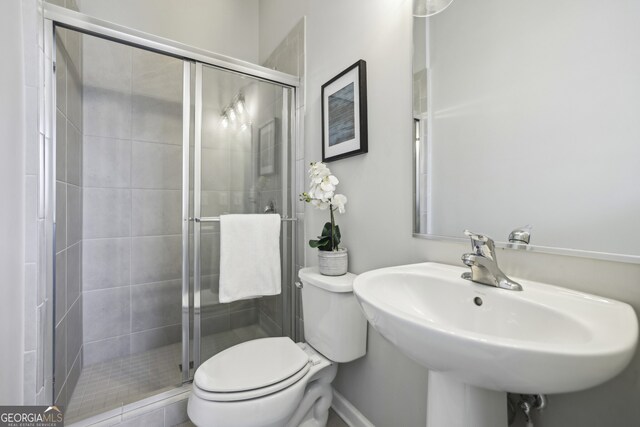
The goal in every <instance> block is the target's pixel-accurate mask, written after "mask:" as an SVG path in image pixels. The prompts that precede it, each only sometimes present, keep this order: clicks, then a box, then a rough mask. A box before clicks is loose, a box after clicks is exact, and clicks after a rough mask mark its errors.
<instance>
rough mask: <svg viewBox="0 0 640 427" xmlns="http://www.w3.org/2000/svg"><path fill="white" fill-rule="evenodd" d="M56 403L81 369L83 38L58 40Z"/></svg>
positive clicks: (71, 35)
mask: <svg viewBox="0 0 640 427" xmlns="http://www.w3.org/2000/svg"><path fill="white" fill-rule="evenodd" d="M56 43H57V44H56V92H57V93H56V175H57V176H56V248H55V253H56V255H55V267H56V268H55V270H56V283H55V319H54V324H55V346H54V347H55V366H54V368H55V371H54V372H55V388H54V396H55V402H56V403H57V404H60V405H65V406H66V405H67V402H68V400H69V398H70V397H71V394H72V393H73V390H74V388H75V386H76V383H77V382H78V377H79V376H80V369H81V368H82V351H81V349H82V293H81V290H82V283H81V278H82V273H81V270H82V144H81V142H82V39H81V37H80V35H79V34H78V33H75V32H73V31H67V30H59V31H58V32H57V40H56Z"/></svg>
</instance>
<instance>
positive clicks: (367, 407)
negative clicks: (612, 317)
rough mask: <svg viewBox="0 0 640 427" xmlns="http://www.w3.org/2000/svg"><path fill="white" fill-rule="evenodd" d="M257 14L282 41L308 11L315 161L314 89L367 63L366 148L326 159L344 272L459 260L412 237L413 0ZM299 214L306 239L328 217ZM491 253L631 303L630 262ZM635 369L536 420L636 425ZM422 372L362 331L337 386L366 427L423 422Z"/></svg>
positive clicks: (636, 273) (288, 6)
mask: <svg viewBox="0 0 640 427" xmlns="http://www.w3.org/2000/svg"><path fill="white" fill-rule="evenodd" d="M263 6H264V7H263ZM262 9H264V10H265V13H264V14H262V13H261V21H260V29H261V34H262V33H265V35H264V37H263V36H262V35H261V40H271V39H275V40H282V39H283V38H284V37H285V35H286V31H287V29H289V28H292V27H293V25H295V23H296V22H297V21H298V20H299V19H300V17H301V16H302V15H306V16H307V81H306V86H307V100H308V101H307V102H306V119H305V139H306V146H305V150H306V154H305V160H306V161H307V162H309V161H313V160H320V158H321V149H320V140H321V128H320V116H321V115H320V88H321V86H322V84H324V83H325V82H327V81H328V80H329V79H330V78H332V77H333V76H335V75H336V74H337V73H339V72H340V71H342V70H343V69H345V68H346V67H347V66H349V65H351V64H353V63H354V62H355V61H356V60H357V59H364V60H366V61H367V72H368V75H367V78H368V88H367V89H368V107H369V153H368V154H365V155H362V156H358V157H354V158H350V159H345V160H341V161H338V162H334V163H332V164H331V165H330V167H331V169H332V171H333V172H334V173H335V175H336V176H337V177H338V178H339V179H340V190H341V192H342V193H344V194H345V195H347V197H349V203H348V204H347V213H346V214H345V215H342V216H339V217H338V218H337V221H338V223H339V224H340V228H341V230H342V231H343V235H344V244H345V246H347V247H348V248H349V256H350V259H349V262H350V270H351V271H352V272H354V273H361V272H364V271H367V270H370V269H374V268H379V267H384V266H389V265H398V264H406V263H411V262H420V261H427V260H430V261H439V262H445V263H448V264H454V265H459V257H460V255H461V254H462V253H463V252H464V251H465V250H467V245H466V244H457V243H447V242H435V241H426V240H420V239H415V238H412V237H411V227H412V210H411V208H412V176H411V170H412V145H411V141H412V125H411V120H410V119H411V104H412V102H411V101H412V99H411V96H412V95H411V81H412V76H411V74H412V73H411V43H412V41H411V2H410V1H409V0H402V1H399V2H388V1H383V0H376V1H374V2H369V1H364V0H352V1H348V2H344V1H341V0H328V1H323V2H312V1H304V2H300V1H291V0H263V2H262V3H261V10H262ZM266 11H268V12H266ZM276 35H277V36H276ZM470 36H471V35H470ZM381 192H382V194H383V197H382V199H381V198H380V194H381ZM305 219H306V222H307V225H306V237H307V238H308V237H309V236H314V235H316V234H317V233H318V232H319V230H320V229H321V227H322V223H323V222H324V221H325V219H326V215H325V213H324V212H319V211H315V210H312V209H307V211H306V215H305ZM374 231H375V232H374ZM381 236H382V243H381ZM306 256H307V263H308V264H309V265H313V264H316V263H317V261H316V254H315V252H314V251H312V250H310V249H307V254H306ZM499 257H500V263H501V265H502V267H503V269H504V270H505V272H506V273H507V274H509V275H512V276H517V277H523V278H527V279H532V280H540V281H546V282H550V283H554V284H557V285H560V286H565V287H568V288H572V289H577V290H581V291H586V292H592V293H595V294H599V295H603V296H606V297H612V298H616V299H619V300H621V301H625V302H628V303H630V304H632V305H633V306H634V308H636V311H637V310H638V309H639V308H640V283H639V282H640V279H639V277H640V266H638V265H634V264H623V263H615V262H604V261H595V260H589V259H581V258H572V257H565V256H553V255H542V254H530V253H519V252H511V251H506V250H504V251H500V254H499ZM638 367H640V358H639V357H638V355H636V357H635V358H634V359H633V361H632V362H631V365H630V367H629V368H628V369H626V370H625V371H624V372H623V373H622V374H621V375H620V376H618V377H617V378H615V379H614V380H612V381H610V382H608V383H606V384H603V385H601V386H599V387H596V388H593V389H591V390H587V391H584V392H579V393H570V394H564V395H553V396H550V398H549V408H548V409H547V410H545V412H544V414H543V415H542V416H541V417H538V418H537V423H536V425H540V426H545V427H549V426H553V427H556V426H557V427H560V426H568V425H582V426H592V427H599V426H601V425H611V426H629V425H635V424H637V423H638V422H640V407H639V406H638V405H637V404H636V402H637V401H638V400H639V399H640V387H639V386H638V384H639V383H638V380H637V370H638ZM426 379H427V371H426V370H425V369H423V368H421V367H420V366H418V365H417V364H415V363H413V362H411V361H410V360H408V359H407V358H405V357H404V356H403V355H401V354H400V353H399V352H398V351H397V350H396V349H395V348H394V347H393V346H392V345H391V344H390V343H389V342H387V341H386V340H385V339H384V338H382V337H381V336H380V335H378V334H377V333H376V332H375V331H374V330H373V329H371V328H369V342H368V353H367V355H366V356H365V357H364V358H362V359H361V360H358V361H355V362H352V363H350V364H346V365H342V366H340V371H339V373H338V377H337V378H336V380H335V382H334V385H335V386H336V388H337V389H338V391H339V392H340V393H342V394H343V395H344V396H345V397H346V398H347V399H348V400H349V401H351V402H352V403H353V404H354V405H355V406H356V407H357V408H358V409H359V410H360V411H362V412H363V413H364V415H365V416H366V417H367V418H368V419H369V420H370V421H372V422H373V423H374V424H375V425H378V426H389V425H402V426H424V423H425V417H426V412H425V411H426V409H425V406H426V405H425V402H426V389H427V388H426Z"/></svg>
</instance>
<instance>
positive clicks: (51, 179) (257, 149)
mask: <svg viewBox="0 0 640 427" xmlns="http://www.w3.org/2000/svg"><path fill="white" fill-rule="evenodd" d="M45 18H46V20H45V29H46V30H47V31H46V32H47V35H46V36H47V38H48V42H47V43H48V45H49V46H51V48H50V52H51V62H52V63H51V64H50V65H51V74H50V75H49V76H45V82H46V81H49V82H51V83H52V84H51V85H50V86H51V87H53V86H54V82H55V89H53V90H50V92H49V93H50V97H49V99H48V100H47V99H45V109H46V108H48V109H49V112H45V114H47V115H48V116H49V117H50V118H51V125H52V126H53V127H54V128H55V136H56V138H55V142H54V145H53V149H52V150H51V152H50V153H49V155H48V156H47V157H46V159H47V166H48V167H47V168H46V170H47V171H48V172H47V176H46V182H45V183H44V184H43V185H44V188H45V189H46V194H47V196H48V198H47V200H48V203H50V204H51V205H50V206H51V210H52V212H55V214H54V215H52V217H51V218H50V227H49V228H48V229H47V230H48V231H47V242H49V244H50V246H49V247H51V251H50V254H49V257H50V259H49V264H48V265H50V266H51V274H50V276H51V277H50V286H51V289H52V292H53V295H54V302H55V303H54V306H55V308H54V314H53V316H52V317H53V320H52V323H53V325H54V327H55V329H54V333H53V336H54V339H53V341H54V344H53V348H54V351H53V352H52V355H51V356H52V358H53V362H52V370H53V378H54V381H53V384H54V385H53V387H54V390H53V396H54V397H55V403H58V404H61V405H65V406H66V407H67V410H66V421H67V422H74V421H78V420H83V419H87V418H88V417H92V416H96V415H97V414H102V415H104V414H105V413H106V414H107V415H108V414H114V415H115V414H118V413H120V412H122V411H123V410H124V409H123V408H126V407H127V405H131V404H135V403H134V402H139V401H141V400H142V399H149V398H150V397H151V396H157V395H158V394H159V393H163V392H164V393H165V394H166V393H169V394H171V393H170V392H171V390H176V389H177V388H179V387H181V386H182V385H183V384H185V383H187V382H188V381H190V379H192V378H193V373H194V371H195V369H196V368H197V367H198V366H199V365H200V363H202V362H203V361H205V360H206V359H208V358H209V357H211V356H212V355H214V354H216V353H218V352H220V351H222V350H224V349H226V348H228V347H230V346H232V345H235V344H238V343H240V342H243V341H246V340H249V339H254V338H259V337H267V336H289V337H291V338H293V339H295V338H296V337H295V333H294V331H295V328H294V326H293V324H294V311H295V310H294V304H295V300H296V298H295V297H294V290H293V286H292V285H293V282H294V280H295V279H294V278H295V274H296V272H295V270H294V269H295V265H296V263H295V262H294V261H295V260H293V256H294V254H295V251H294V248H293V243H292V242H294V241H295V236H293V234H294V233H295V229H296V227H295V226H294V225H295V224H294V222H293V221H295V219H294V218H291V216H292V214H291V212H293V202H292V200H293V198H292V187H293V186H292V185H291V181H292V177H295V173H293V168H294V164H295V162H294V159H295V153H294V152H293V150H294V149H295V146H296V144H295V143H294V141H292V138H293V137H294V135H295V134H296V132H295V131H294V130H295V125H296V122H297V119H298V118H297V117H296V111H297V109H296V108H295V100H296V90H297V88H298V85H299V82H298V80H299V79H298V78H297V77H295V76H291V75H287V74H284V73H280V72H277V71H274V70H270V69H266V68H263V67H259V66H256V65H253V64H249V63H246V62H243V61H238V60H234V59H232V58H228V57H224V56H220V55H216V54H212V53H209V52H205V51H200V50H198V49H193V48H190V47H188V46H184V45H181V44H178V43H174V42H171V41H168V40H164V39H161V38H158V37H154V36H150V35H147V34H143V33H140V32H137V31H134V30H130V29H127V28H124V27H120V26H117V25H114V24H111V23H106V22H101V21H99V20H95V19H92V18H89V17H87V16H85V15H82V14H80V13H77V12H73V11H70V10H67V9H63V8H59V7H55V6H51V5H46V7H45ZM47 78H48V79H49V80H47ZM271 212H273V213H278V214H280V215H281V216H282V219H283V222H282V232H281V242H280V243H281V244H280V247H281V260H282V275H283V277H282V284H283V286H282V289H283V291H282V293H281V295H278V296H272V297H263V298H256V299H251V300H243V301H236V302H233V303H230V304H221V303H220V302H219V301H218V272H219V268H220V265H219V253H220V246H219V234H220V228H219V216H220V215H223V214H227V213H271ZM45 357H46V356H45Z"/></svg>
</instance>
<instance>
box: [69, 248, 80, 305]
mask: <svg viewBox="0 0 640 427" xmlns="http://www.w3.org/2000/svg"><path fill="white" fill-rule="evenodd" d="M81 245H82V243H76V244H75V245H73V246H71V247H69V248H68V249H67V260H66V261H67V268H66V273H67V304H66V310H68V309H69V308H71V305H72V304H73V303H74V302H75V301H76V300H77V299H78V297H79V296H80V291H81V289H80V286H81V285H80V280H81V271H82V250H81Z"/></svg>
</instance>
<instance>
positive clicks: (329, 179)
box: [300, 162, 347, 251]
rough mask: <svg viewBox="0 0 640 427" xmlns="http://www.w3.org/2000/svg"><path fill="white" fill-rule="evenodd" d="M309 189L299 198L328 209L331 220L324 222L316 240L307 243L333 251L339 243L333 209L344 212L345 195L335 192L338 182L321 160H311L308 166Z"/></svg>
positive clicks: (322, 208)
mask: <svg viewBox="0 0 640 427" xmlns="http://www.w3.org/2000/svg"><path fill="white" fill-rule="evenodd" d="M309 181H310V184H309V191H308V192H306V193H302V194H301V195H300V200H302V201H305V202H307V203H311V204H312V205H313V206H315V207H316V208H318V209H320V210H323V211H324V210H327V209H328V210H329V211H330V213H331V222H328V223H326V224H325V227H324V229H323V230H322V236H319V237H318V240H311V241H310V242H309V244H310V245H311V247H313V248H319V249H320V250H324V251H332V250H333V251H335V250H337V249H338V245H339V244H340V228H339V227H338V226H337V225H336V224H335V219H334V216H333V212H334V211H336V210H337V211H338V212H340V213H341V214H342V213H345V207H344V205H345V204H346V203H347V197H346V196H345V195H344V194H335V191H336V186H337V185H338V184H339V183H340V181H339V180H338V178H336V177H335V176H334V175H332V174H331V170H329V168H328V167H327V165H325V164H324V163H322V162H312V163H311V166H310V167H309Z"/></svg>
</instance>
